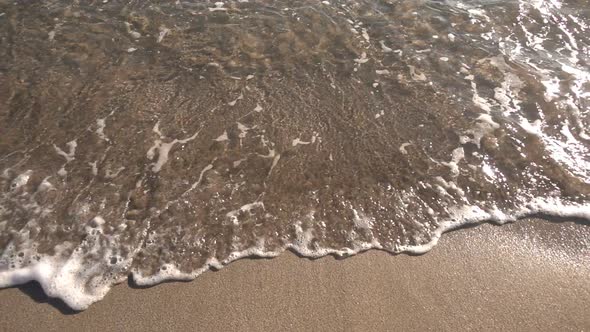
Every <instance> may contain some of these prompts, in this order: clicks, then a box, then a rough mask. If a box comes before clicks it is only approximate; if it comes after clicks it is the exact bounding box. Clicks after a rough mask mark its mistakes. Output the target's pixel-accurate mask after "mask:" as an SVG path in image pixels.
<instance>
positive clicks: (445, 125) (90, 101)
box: [0, 0, 590, 309]
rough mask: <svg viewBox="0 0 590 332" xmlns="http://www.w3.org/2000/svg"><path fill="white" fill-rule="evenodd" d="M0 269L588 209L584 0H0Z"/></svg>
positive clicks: (246, 247)
mask: <svg viewBox="0 0 590 332" xmlns="http://www.w3.org/2000/svg"><path fill="white" fill-rule="evenodd" d="M0 13H1V14H0V60H1V61H0V105H1V107H0V172H1V174H2V176H1V177H0V185H1V191H0V248H1V249H0V250H1V251H0V252H1V253H2V255H1V258H0V286H2V287H7V286H11V285H15V284H19V283H24V282H27V281H29V280H33V279H34V280H38V281H39V282H40V283H41V284H42V286H43V288H44V290H45V291H46V292H47V293H48V294H49V295H50V296H56V297H61V298H62V299H63V300H64V301H66V303H68V304H69V305H70V306H72V307H73V308H76V309H84V308H86V307H88V306H89V305H90V304H91V303H93V302H95V301H97V300H100V299H101V298H102V297H103V296H104V295H105V294H106V292H107V291H108V290H109V289H110V288H111V286H112V285H113V284H115V283H118V282H121V281H123V280H125V279H126V278H127V277H128V276H129V275H132V277H133V279H134V280H135V282H136V283H138V284H140V285H150V284H154V283H158V282H161V281H163V280H167V279H192V278H194V277H196V276H197V275H199V274H200V273H202V272H203V271H205V270H207V269H208V268H209V267H211V266H212V267H221V266H223V265H225V264H228V263H229V262H231V261H233V260H235V259H238V258H241V257H244V256H251V255H258V256H276V255H278V254H280V253H281V252H283V251H284V250H286V249H291V250H295V251H297V252H299V253H300V254H302V255H305V256H314V257H315V256H321V255H326V254H335V255H342V256H345V255H351V254H354V253H357V252H359V251H362V250H367V249H371V248H378V249H383V250H387V251H390V252H393V253H398V252H417V253H419V252H424V251H427V250H428V249H430V248H431V247H432V246H433V245H434V244H436V242H437V240H438V238H439V236H440V235H441V234H442V233H443V232H444V231H446V230H449V229H452V228H454V227H458V226H460V225H463V224H467V223H477V222H482V221H495V222H499V223H503V222H506V221H513V220H515V219H517V218H521V217H526V216H529V215H534V214H539V213H541V214H544V215H559V216H565V217H581V218H590V211H589V201H590V200H589V195H590V151H589V150H590V133H588V132H587V131H586V128H588V127H589V125H590V64H589V61H590V3H588V1H583V0H580V1H575V0H571V1H559V0H546V1H543V0H534V1H533V0H521V1H516V0H512V1H499V0H496V1H456V0H448V1H443V0H440V1H434V0H431V1H426V0H422V1H420V0H398V1H395V0H389V1H385V0H382V1H379V0H364V1H334V0H331V1H321V2H320V1H311V0H300V1H251V0H250V1H244V0H241V1H226V2H216V3H214V2H202V1H176V2H171V1H137V0H126V1H114V0H108V1H107V0H105V1H82V0H77V1H56V0H54V1H49V0H46V1H5V0H0Z"/></svg>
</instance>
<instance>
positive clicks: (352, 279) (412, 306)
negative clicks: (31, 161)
mask: <svg viewBox="0 0 590 332" xmlns="http://www.w3.org/2000/svg"><path fill="white" fill-rule="evenodd" d="M589 241H590V228H589V227H588V225H587V223H586V222H578V223H572V222H560V223H557V222H547V221H540V220H526V221H520V222H517V223H516V224H511V225H505V226H502V227H498V226H493V225H483V226H480V227H476V228H469V229H463V230H458V231H455V232H451V233H448V234H446V235H445V236H443V238H442V240H441V241H440V244H439V245H438V246H437V247H435V248H434V249H433V250H432V251H431V252H429V253H427V254H425V255H422V256H407V255H398V256H392V255H390V254H387V253H385V252H379V251H370V252H367V253H365V254H360V255H358V256H354V257H351V258H347V259H344V260H336V259H334V258H332V257H326V258H322V259H318V260H313V261H310V260H308V259H301V258H297V257H296V256H295V255H292V254H284V255H282V256H280V257H279V258H276V259H269V260H266V259H245V260H241V261H238V262H236V263H234V264H231V265H229V266H228V267H227V268H224V269H222V270H220V271H217V272H208V273H205V274H204V275H202V276H201V277H199V278H198V279H197V280H195V281H193V282H188V283H186V282H180V283H166V284H161V285H158V286H155V287H152V288H146V289H133V288H132V287H130V286H129V285H127V284H123V285H120V286H118V287H115V288H114V289H113V291H112V292H110V293H109V294H108V295H107V296H106V297H105V299H104V300H103V301H100V302H98V303H96V304H94V305H93V306H91V307H90V308H89V309H88V310H86V311H84V312H81V313H77V314H72V313H71V312H67V310H65V311H64V308H65V306H60V305H59V303H58V302H55V301H49V303H48V300H47V298H45V297H44V296H43V295H42V294H41V293H40V291H39V288H38V287H36V286H34V285H28V286H25V287H21V288H20V289H18V288H12V289H6V290H2V291H0V321H1V322H2V325H3V326H2V329H4V330H10V331H16V330H23V331H25V330H37V329H41V328H42V329H44V330H82V329H83V330H195V329H198V330H329V331H332V330H333V331H342V330H347V331H363V330H427V329H430V330H457V329H459V330H521V331H522V330H527V331H532V330H535V331H557V330H560V331H570V330H571V331H586V330H590V315H589V311H588V310H589V309H588V308H590V283H589V282H588V280H589V277H590V264H589V263H590V249H589V248H590V246H589ZM37 302H41V303H37Z"/></svg>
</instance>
